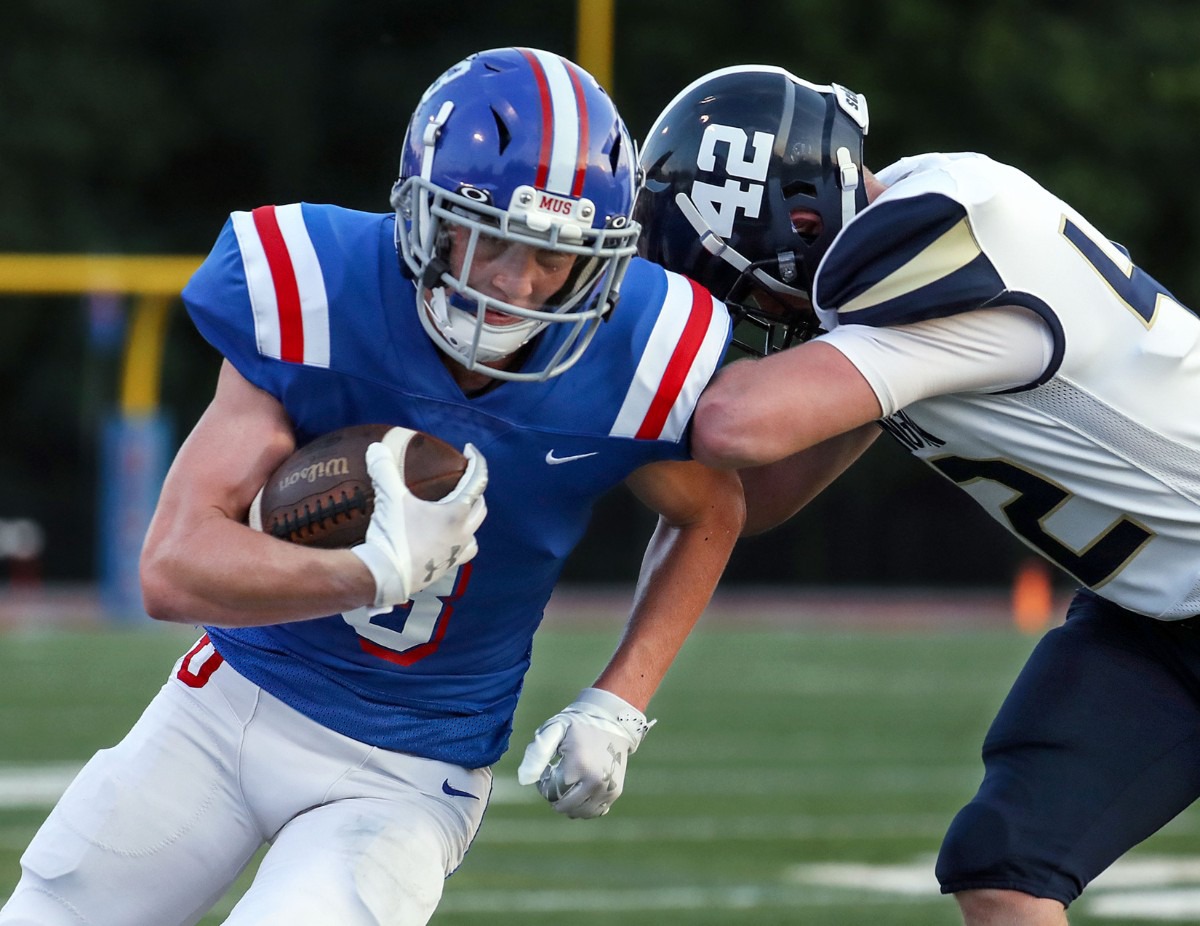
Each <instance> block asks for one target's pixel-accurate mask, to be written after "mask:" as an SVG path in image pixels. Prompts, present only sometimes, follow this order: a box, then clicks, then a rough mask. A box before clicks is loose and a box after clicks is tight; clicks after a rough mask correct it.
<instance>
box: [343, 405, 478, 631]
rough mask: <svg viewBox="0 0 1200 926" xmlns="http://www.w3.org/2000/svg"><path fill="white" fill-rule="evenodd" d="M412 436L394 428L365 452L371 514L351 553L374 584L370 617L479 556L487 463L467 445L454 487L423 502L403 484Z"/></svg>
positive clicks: (408, 432) (406, 599)
mask: <svg viewBox="0 0 1200 926" xmlns="http://www.w3.org/2000/svg"><path fill="white" fill-rule="evenodd" d="M415 433H416V432H415V431H410V430H409V429H408V428H400V427H395V428H392V429H391V430H390V431H388V432H387V433H386V434H385V435H384V436H383V440H382V441H377V442H376V443H374V444H371V445H370V446H369V447H368V448H367V472H368V473H370V474H371V485H372V486H373V487H374V490H375V510H374V512H373V513H372V514H371V523H370V524H369V525H368V526H367V536H366V539H365V540H364V541H363V542H362V543H360V544H359V545H358V546H356V547H351V549H350V552H351V553H353V554H354V555H356V556H357V557H358V558H359V559H361V560H362V561H363V562H364V563H366V565H367V568H368V569H369V570H371V575H372V576H373V577H374V579H375V601H374V607H373V609H372V610H371V611H370V612H369V613H371V614H379V613H381V612H383V611H390V610H391V609H392V608H393V607H395V606H396V605H398V604H403V603H404V602H406V601H408V600H409V599H410V598H412V596H413V595H415V594H416V593H417V592H419V591H421V589H423V588H426V587H428V586H429V585H431V584H432V583H434V582H436V581H437V580H438V579H440V578H441V577H442V576H444V575H445V574H446V573H447V572H449V571H450V570H451V569H453V568H454V567H455V566H458V565H459V564H460V563H465V562H467V561H468V560H469V559H471V557H473V556H474V555H475V554H476V553H478V552H479V547H478V546H477V545H476V543H475V532H476V531H477V530H479V525H480V524H482V523H483V519H484V517H486V515H487V504H486V503H485V502H484V500H483V490H484V489H485V488H487V481H488V476H487V461H486V460H484V458H483V455H482V454H481V453H480V452H479V451H478V450H477V449H476V448H475V446H474V445H473V444H467V446H466V447H465V448H464V449H463V456H465V457H466V458H467V469H466V472H464V473H463V475H462V478H461V479H459V481H458V485H456V486H455V487H454V489H453V491H451V492H450V494H448V495H447V496H446V497H445V498H443V499H441V500H439V501H436V502H427V501H422V500H421V499H419V498H417V497H416V496H415V495H413V494H412V492H410V491H409V489H408V486H406V485H405V484H404V453H405V450H406V449H407V447H408V442H409V441H410V440H412V437H413V434H415Z"/></svg>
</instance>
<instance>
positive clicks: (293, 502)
mask: <svg viewBox="0 0 1200 926" xmlns="http://www.w3.org/2000/svg"><path fill="white" fill-rule="evenodd" d="M391 427H392V425H389V424H362V425H354V426H353V427H348V428H341V429H339V430H337V431H331V432H330V433H328V434H324V435H322V436H321V437H318V438H317V439H316V440H314V441H312V442H310V443H308V444H305V445H304V446H303V447H300V448H299V449H298V450H296V452H295V453H293V454H292V455H291V456H289V457H288V458H287V459H286V460H284V461H283V463H281V464H280V465H279V467H278V468H277V469H276V470H275V472H273V473H272V474H271V476H270V478H268V479H267V481H266V483H265V484H264V485H263V487H262V491H260V492H259V494H258V498H256V499H255V500H254V504H253V505H252V506H251V509H250V526H251V527H256V528H258V529H259V530H262V531H264V532H266V533H268V534H273V535H274V536H276V537H279V538H280V539H281V540H287V541H290V542H292V543H299V544H304V545H306V546H311V547H325V548H333V547H352V546H354V545H355V544H358V543H362V541H363V538H364V537H365V536H366V533H367V525H368V524H369V523H370V521H371V512H372V511H373V510H374V507H375V504H374V501H375V493H374V491H373V490H372V488H371V477H370V475H369V474H368V473H367V463H366V453H367V447H368V446H370V445H371V444H372V443H374V442H375V441H378V440H380V439H382V437H383V435H384V434H386V433H387V432H388V431H389V430H390V429H391ZM466 468H467V458H466V457H464V456H463V455H462V454H461V453H459V452H458V451H457V450H455V449H454V447H452V446H450V444H447V443H446V442H445V441H443V440H439V439H438V438H436V437H434V436H433V435H431V434H425V433H423V432H418V433H417V434H416V435H414V436H413V438H412V440H410V441H409V443H408V447H407V448H406V450H405V454H404V482H405V484H406V485H407V486H408V488H409V491H411V492H412V493H413V495H415V496H417V498H420V499H424V500H425V501H431V502H432V501H437V500H439V499H441V498H444V497H445V496H446V495H447V494H448V493H449V492H450V491H451V490H452V489H453V488H454V487H455V486H456V485H457V484H458V481H459V479H460V478H462V475H463V473H464V472H465V471H466Z"/></svg>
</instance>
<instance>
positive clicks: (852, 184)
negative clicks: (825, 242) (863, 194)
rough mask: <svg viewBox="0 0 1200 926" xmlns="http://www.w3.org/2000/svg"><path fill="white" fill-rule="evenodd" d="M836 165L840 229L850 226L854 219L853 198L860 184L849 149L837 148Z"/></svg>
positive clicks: (857, 171)
mask: <svg viewBox="0 0 1200 926" xmlns="http://www.w3.org/2000/svg"><path fill="white" fill-rule="evenodd" d="M837 163H838V186H839V187H840V188H841V190H842V228H845V227H846V226H847V225H849V224H850V220H851V219H852V218H854V214H855V212H856V211H857V210H856V209H855V204H854V197H855V194H856V193H857V192H858V185H859V183H861V182H862V179H861V177H860V176H859V170H858V168H857V167H856V166H855V164H854V159H853V158H852V157H850V149H849V148H838V150H837Z"/></svg>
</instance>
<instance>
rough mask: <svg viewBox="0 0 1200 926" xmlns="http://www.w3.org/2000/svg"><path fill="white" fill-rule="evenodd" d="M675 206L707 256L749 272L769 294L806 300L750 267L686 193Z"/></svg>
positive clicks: (801, 292)
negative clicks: (713, 228)
mask: <svg viewBox="0 0 1200 926" xmlns="http://www.w3.org/2000/svg"><path fill="white" fill-rule="evenodd" d="M851 201H852V202H853V197H851ZM675 205H676V206H678V207H679V211H680V212H682V213H683V217H684V218H685V219H687V220H688V224H689V225H691V226H692V228H694V229H695V230H696V234H697V235H698V236H699V237H700V245H701V247H703V248H704V250H706V251H708V253H709V254H712V255H713V256H714V257H717V258H719V259H720V260H723V261H725V263H727V264H729V266H731V267H732V268H733V269H734V270H736V271H737V272H738V273H741V274H744V273H746V271H749V272H750V276H752V277H753V278H754V279H755V281H756V282H757V283H759V284H760V285H761V286H762V287H763V288H765V289H768V290H770V291H771V292H775V293H783V294H785V295H788V296H799V297H800V298H801V299H807V298H808V293H806V292H805V291H804V290H802V289H796V288H795V287H793V286H787V285H785V284H783V283H780V282H779V281H778V280H776V279H775V278H774V277H772V276H771V275H770V274H768V273H764V272H763V271H762V270H761V269H760V268H758V267H752V266H751V264H750V261H749V260H747V259H746V257H745V256H744V255H743V254H741V253H740V252H739V251H737V250H735V249H734V248H733V247H731V246H730V245H729V243H728V242H726V241H725V239H724V238H722V237H721V236H720V235H718V234H717V233H716V232H715V231H713V230H712V229H711V228H710V227H709V226H708V223H707V222H705V221H704V217H703V216H702V215H700V210H699V209H697V208H696V205H695V203H693V202H692V200H691V197H689V196H688V195H687V194H686V193H676V194H675ZM787 253H788V254H789V255H790V256H791V266H792V269H793V271H794V270H795V256H794V255H791V252H790V251H789V252H787ZM780 263H781V272H786V271H785V269H784V267H783V266H782V265H783V264H784V261H782V260H781V262H780Z"/></svg>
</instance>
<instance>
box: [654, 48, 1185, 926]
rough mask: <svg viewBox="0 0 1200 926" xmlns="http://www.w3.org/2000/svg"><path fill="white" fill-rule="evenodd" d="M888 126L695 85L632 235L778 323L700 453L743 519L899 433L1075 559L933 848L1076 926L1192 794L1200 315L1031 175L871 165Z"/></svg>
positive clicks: (1000, 910)
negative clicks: (1069, 583) (980, 761)
mask: <svg viewBox="0 0 1200 926" xmlns="http://www.w3.org/2000/svg"><path fill="white" fill-rule="evenodd" d="M867 125H868V122H867V106H866V101H865V100H864V99H863V97H862V96H860V95H858V94H855V93H853V92H851V91H849V90H847V89H846V88H844V87H841V86H838V85H836V84H834V85H814V84H811V83H809V82H807V81H804V80H801V79H799V78H797V77H795V76H793V75H792V74H790V73H788V72H786V71H784V70H781V69H779V68H774V67H767V66H746V67H733V68H727V69H722V70H719V71H715V72H713V73H711V74H708V75H706V76H704V77H702V78H700V79H699V80H697V81H696V82H694V83H693V84H692V85H690V86H689V87H687V88H685V89H684V90H683V91H682V92H681V93H680V94H679V95H678V96H677V97H676V98H675V99H674V100H673V101H672V102H671V103H670V104H669V105H668V106H667V108H666V109H665V110H664V111H663V113H662V114H661V115H660V116H659V118H658V120H657V122H656V123H655V125H654V127H653V128H652V129H651V130H650V133H649V135H648V136H647V138H646V141H645V145H644V148H643V151H642V165H643V167H644V168H645V171H646V180H645V187H644V189H643V191H642V192H641V193H640V194H639V200H638V204H637V207H636V208H635V218H637V219H638V220H639V221H640V222H641V224H642V228H643V232H642V235H643V236H642V247H641V251H642V253H643V254H644V255H645V256H648V257H650V258H651V259H654V260H657V261H659V262H660V263H662V264H663V265H664V266H666V267H667V268H668V269H671V270H676V271H679V272H682V273H687V274H689V275H691V276H692V277H694V278H695V279H697V280H698V281H699V282H701V283H702V284H704V285H706V286H708V287H709V288H710V289H711V290H712V292H713V293H714V295H716V296H717V297H718V298H722V299H725V300H726V301H727V303H729V304H730V306H731V309H732V310H733V311H734V312H735V313H736V314H738V315H740V316H741V317H742V318H743V319H744V320H745V321H746V322H747V323H749V324H750V325H751V326H753V327H754V328H756V329H757V331H758V334H759V335H760V336H761V344H760V346H761V348H762V353H764V354H765V356H763V357H762V358H760V359H753V360H743V361H740V362H737V363H733V364H730V365H729V366H727V367H725V368H724V369H723V370H722V371H721V373H720V374H719V375H718V376H717V377H716V378H715V379H714V381H713V383H712V384H711V385H710V387H709V389H708V390H707V391H706V392H705V394H704V396H703V397H702V398H701V400H700V403H699V405H698V407H697V411H696V416H695V421H694V437H693V452H694V453H695V455H696V458H697V459H699V460H703V461H706V462H709V463H711V464H714V465H718V466H725V467H737V468H740V469H741V471H742V476H743V482H744V485H745V490H746V504H747V520H748V530H761V529H764V528H766V527H768V526H770V525H772V524H775V523H778V522H779V521H781V520H783V519H785V518H786V517H788V516H790V515H791V514H792V513H793V512H795V511H796V510H798V509H799V508H800V507H801V506H802V505H803V504H804V503H805V502H807V501H808V500H809V499H811V498H812V497H813V496H814V495H815V494H817V493H818V492H819V491H821V489H822V488H823V487H824V486H826V485H827V484H828V483H829V482H830V481H831V480H832V479H834V478H835V477H836V476H837V475H838V474H839V473H840V472H841V471H843V470H844V469H845V468H846V467H847V466H848V465H850V464H851V463H852V462H853V461H854V460H855V459H856V458H857V457H858V456H859V454H860V453H861V452H862V451H863V450H864V449H865V448H866V446H867V445H869V444H870V443H871V441H872V440H874V438H875V437H876V436H877V435H878V434H879V433H880V432H881V431H886V432H888V433H889V434H890V435H891V436H892V437H894V438H896V439H898V440H899V441H900V442H901V443H902V444H903V445H904V446H905V447H907V448H908V449H909V450H910V451H911V452H912V453H913V454H914V455H916V456H917V457H919V458H920V459H922V460H924V461H925V462H926V463H928V464H929V465H930V466H932V467H933V468H934V469H936V470H937V471H938V472H939V473H941V474H942V475H943V476H945V477H946V478H948V479H950V480H951V481H953V482H954V483H956V484H957V485H959V486H960V487H962V488H963V489H964V490H965V491H966V492H967V493H969V494H970V495H971V496H972V497H973V498H974V499H975V500H976V501H977V502H978V503H979V504H980V505H982V506H983V507H984V508H985V509H986V510H987V511H988V512H989V513H990V514H992V515H993V516H994V517H995V518H996V519H997V520H999V521H1000V523H1001V524H1003V525H1004V526H1005V527H1007V528H1008V529H1009V530H1010V531H1012V532H1013V533H1014V534H1016V535H1017V536H1018V537H1020V538H1021V540H1023V541H1024V542H1025V543H1026V544H1028V545H1029V546H1030V547H1032V548H1033V549H1034V550H1036V551H1038V552H1039V553H1040V554H1041V555H1043V556H1044V557H1046V558H1047V559H1048V560H1050V561H1051V562H1053V563H1055V564H1057V565H1058V566H1059V567H1061V568H1062V569H1063V570H1065V571H1066V572H1067V573H1069V574H1070V575H1071V576H1073V577H1074V578H1075V579H1077V580H1078V582H1079V584H1080V586H1081V588H1080V590H1079V592H1078V593H1077V595H1076V596H1075V598H1074V600H1073V602H1072V604H1071V607H1070V610H1069V612H1068V614H1067V620H1066V622H1065V623H1064V624H1063V625H1062V626H1061V627H1057V628H1055V629H1053V630H1051V631H1050V632H1049V633H1047V634H1046V635H1045V636H1044V638H1043V639H1042V640H1041V641H1040V642H1039V645H1038V647H1037V648H1036V650H1035V652H1034V653H1033V654H1032V655H1031V657H1030V659H1029V662H1028V664H1027V665H1026V667H1025V668H1024V670H1023V671H1022V673H1021V674H1020V676H1019V678H1018V679H1017V681H1016V683H1015V685H1014V687H1013V689H1012V691H1011V693H1010V694H1009V696H1008V698H1007V699H1006V701H1005V703H1004V705H1003V707H1002V708H1001V709H1000V712H999V714H998V716H997V718H996V719H995V721H994V723H993V726H992V728H991V730H990V731H989V733H988V735H987V738H986V741H985V743H984V747H983V758H984V763H985V768H986V774H985V777H984V780H983V783H982V785H981V786H980V788H979V791H978V793H977V794H976V796H975V797H974V799H973V800H972V801H971V802H970V803H969V804H968V805H967V806H966V807H965V808H963V810H962V811H960V813H959V814H958V815H957V817H956V818H955V819H954V821H953V823H952V824H951V826H950V829H949V832H948V834H947V836H946V838H945V840H944V842H943V845H942V849H941V853H940V856H939V859H938V862H937V875H938V878H939V881H940V883H941V885H942V890H943V892H944V893H951V894H954V895H955V897H956V899H957V900H958V903H959V907H960V909H961V912H962V914H963V917H964V919H965V921H966V922H967V923H968V924H972V926H977V924H989V926H1048V924H1062V923H1065V922H1066V912H1065V910H1066V907H1067V906H1068V905H1069V904H1070V903H1071V902H1072V901H1073V900H1074V899H1075V898H1076V897H1077V896H1078V895H1079V893H1080V892H1081V891H1082V890H1083V888H1084V886H1085V885H1087V884H1088V882H1089V881H1091V880H1092V879H1093V878H1094V877H1095V876H1096V875H1097V874H1099V873H1100V872H1101V871H1102V870H1104V868H1106V867H1107V866H1108V865H1110V864H1111V863H1112V862H1113V861H1114V860H1115V859H1116V858H1117V857H1119V856H1120V855H1121V854H1122V853H1124V852H1125V851H1126V850H1128V849H1129V848H1130V847H1131V846H1133V845H1135V844H1136V843H1138V842H1139V841H1141V840H1142V839H1144V838H1146V837H1147V836H1148V835H1150V834H1151V833H1153V832H1155V831H1156V830H1158V829H1159V828H1160V827H1162V826H1163V825H1164V824H1165V823H1166V822H1167V821H1168V820H1170V819H1171V818H1172V817H1174V816H1175V815H1176V814H1178V813H1179V812H1180V811H1182V810H1183V809H1184V808H1185V807H1187V806H1188V805H1189V804H1191V803H1192V801H1193V800H1194V799H1195V798H1196V797H1197V796H1198V795H1200V734H1198V733H1197V731H1198V730H1200V629H1197V627H1196V626H1195V625H1196V623H1197V622H1198V621H1200V619H1198V618H1196V617H1195V615H1196V614H1197V612H1200V569H1198V567H1197V563H1198V562H1200V415H1197V413H1196V410H1197V409H1198V408H1200V319H1198V318H1197V317H1196V315H1194V314H1193V313H1192V312H1191V311H1189V310H1188V309H1187V308H1185V307H1184V306H1183V305H1181V304H1180V303H1179V302H1178V301H1177V300H1175V299H1174V298H1172V296H1171V294H1170V293H1168V292H1167V291H1166V290H1165V289H1164V288H1163V287H1162V286H1160V285H1159V284H1158V283H1157V282H1156V281H1155V280H1154V279H1152V278H1151V277H1150V276H1148V275H1147V274H1146V273H1145V272H1144V271H1143V270H1142V269H1140V268H1139V267H1138V266H1137V265H1136V264H1134V263H1133V262H1132V261H1131V259H1130V257H1129V255H1128V254H1127V253H1126V252H1125V251H1124V250H1123V249H1122V248H1121V247H1120V246H1119V245H1116V244H1114V243H1113V242H1111V241H1109V240H1108V239H1107V238H1106V237H1105V236H1104V235H1103V234H1101V233H1100V232H1099V231H1098V230H1097V229H1096V228H1094V227H1093V226H1092V225H1091V224H1090V223H1089V222H1088V221H1087V220H1086V219H1085V218H1084V217H1083V216H1082V215H1081V214H1080V213H1079V212H1077V211H1076V210H1075V209H1074V208H1072V207H1071V206H1070V205H1068V204H1066V203H1064V202H1063V201H1062V200H1060V199H1059V198H1057V197H1056V196H1054V195H1053V194H1052V193H1050V192H1048V191H1047V190H1045V189H1043V188H1042V187H1041V186H1039V185H1038V184H1037V183H1036V182H1035V181H1033V180H1032V179H1030V178H1029V177H1028V176H1026V175H1025V174H1023V173H1022V172H1020V171H1018V170H1016V169H1014V168H1012V167H1008V166H1005V165H1003V164H999V163H997V162H995V161H993V160H991V159H989V158H987V157H984V156H982V155H979V154H949V155H946V154H927V155H923V156H919V157H912V158H906V159H904V160H901V161H900V162H899V163H896V164H893V165H892V166H890V167H888V168H887V169H885V170H881V171H880V172H879V174H878V175H877V176H876V175H873V174H872V173H871V172H870V171H869V170H867V169H866V168H865V167H864V166H863V160H862V151H863V137H864V136H865V135H866V133H867ZM743 330H744V329H743ZM755 343H756V344H759V342H758V341H757V340H756V342H755ZM931 555H936V551H931Z"/></svg>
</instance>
